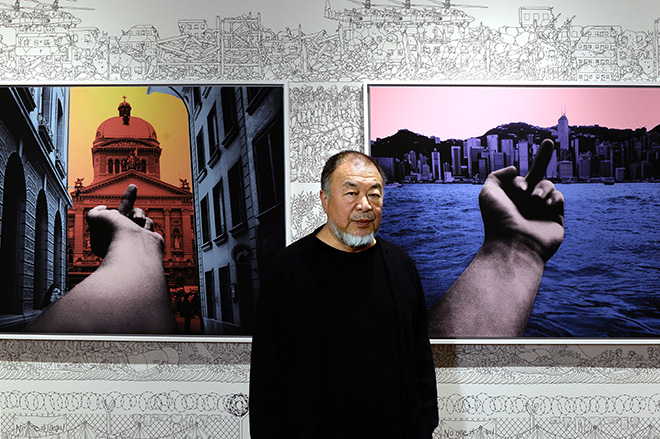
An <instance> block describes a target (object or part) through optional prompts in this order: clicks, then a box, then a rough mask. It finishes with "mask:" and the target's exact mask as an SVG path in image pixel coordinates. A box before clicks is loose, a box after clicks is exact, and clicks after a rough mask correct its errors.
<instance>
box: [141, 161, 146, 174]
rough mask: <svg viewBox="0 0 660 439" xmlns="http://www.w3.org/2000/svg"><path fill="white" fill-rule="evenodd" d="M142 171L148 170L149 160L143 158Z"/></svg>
mask: <svg viewBox="0 0 660 439" xmlns="http://www.w3.org/2000/svg"><path fill="white" fill-rule="evenodd" d="M142 172H144V173H145V174H146V172H147V161H146V160H145V159H142Z"/></svg>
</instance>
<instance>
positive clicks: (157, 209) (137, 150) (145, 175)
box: [67, 97, 197, 290]
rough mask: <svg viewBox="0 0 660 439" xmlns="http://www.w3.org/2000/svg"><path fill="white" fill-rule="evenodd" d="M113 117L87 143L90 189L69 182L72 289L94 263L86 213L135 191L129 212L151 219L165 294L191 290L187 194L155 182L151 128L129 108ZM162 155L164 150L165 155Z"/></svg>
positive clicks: (157, 150) (156, 154)
mask: <svg viewBox="0 0 660 439" xmlns="http://www.w3.org/2000/svg"><path fill="white" fill-rule="evenodd" d="M118 111H119V114H118V116H115V117H111V118H109V119H107V120H105V121H103V122H102V123H101V124H100V125H99V127H98V129H97V130H96V135H95V139H94V141H93V143H92V163H93V168H94V177H93V180H92V182H91V183H90V184H88V185H86V186H85V185H84V184H83V183H84V182H83V179H78V180H77V181H76V183H75V187H74V190H73V192H71V197H72V199H73V207H71V208H70V209H69V214H68V231H67V238H68V239H67V267H68V274H69V278H68V281H69V288H72V287H73V286H75V285H76V284H78V283H79V282H80V281H82V280H83V279H84V278H85V277H87V276H88V275H89V274H90V273H92V272H93V271H94V270H95V269H96V268H97V267H98V266H99V264H100V262H101V260H100V258H98V257H97V256H95V255H94V254H93V253H92V249H91V245H90V236H89V228H88V226H87V222H86V221H85V216H86V215H87V212H88V211H89V210H90V209H92V208H94V207H95V206H98V205H106V206H108V207H109V208H116V207H117V206H119V203H120V200H121V197H122V195H123V194H124V191H125V190H126V187H127V186H128V185H129V184H131V183H133V184H135V185H136V186H137V187H138V196H137V201H136V203H135V207H139V208H141V209H142V210H144V211H145V213H146V214H147V216H148V217H150V218H151V219H152V220H153V223H154V231H156V232H157V233H159V234H160V235H161V236H163V239H164V240H165V251H164V255H163V259H164V260H163V262H164V267H165V273H166V276H167V282H168V285H169V287H170V288H171V289H180V288H183V287H187V288H186V289H187V290H189V289H195V287H196V285H197V280H196V268H195V250H194V249H195V242H194V232H193V217H192V216H193V205H192V193H191V191H190V187H189V184H188V182H187V181H185V180H181V185H180V186H178V187H177V186H174V185H172V184H170V183H167V182H165V181H163V180H161V177H160V156H161V153H162V152H163V149H162V148H161V146H160V142H159V141H158V138H157V134H156V131H155V129H154V127H153V126H152V125H151V124H150V123H149V122H147V121H146V120H144V119H142V118H140V117H135V116H133V115H131V112H132V108H131V105H130V104H129V103H128V102H126V98H125V97H124V101H123V102H121V103H120V104H119V107H118ZM165 153H167V151H165Z"/></svg>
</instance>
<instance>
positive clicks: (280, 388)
mask: <svg viewBox="0 0 660 439" xmlns="http://www.w3.org/2000/svg"><path fill="white" fill-rule="evenodd" d="M315 235H316V232H315V233H312V234H311V235H308V236H306V237H305V238H302V239H301V240H299V241H297V242H296V243H294V244H292V245H290V246H288V247H287V248H285V249H284V250H283V251H282V252H281V253H280V254H279V255H278V257H277V258H276V259H275V260H274V262H273V263H272V264H271V266H270V267H269V270H268V274H267V276H266V280H265V282H264V284H263V285H261V288H260V292H259V297H258V298H257V305H256V315H255V324H254V331H253V338H252V365H251V370H250V434H251V437H252V438H253V439H262V438H267V439H274V438H287V439H288V438H301V439H302V438H304V439H313V438H315V437H317V428H318V426H317V414H318V384H317V383H318V378H319V377H318V376H317V375H318V367H317V364H318V356H319V353H318V326H317V324H316V323H317V321H316V319H315V318H314V315H315V312H314V310H315V309H316V307H317V302H316V301H317V297H316V294H315V288H316V287H315V283H316V281H315V278H314V270H313V267H312V266H311V261H312V260H313V255H312V252H313V244H314V240H315V239H317V238H316V237H315ZM378 241H379V243H380V249H381V251H382V253H383V260H384V261H385V269H386V271H387V274H388V280H389V285H390V287H391V288H390V289H391V291H392V292H393V296H394V297H393V299H394V304H395V307H396V309H397V310H398V322H397V324H398V327H399V330H398V345H399V348H400V349H399V351H400V355H401V362H400V363H401V367H402V372H403V377H402V380H403V395H404V398H405V399H406V401H404V404H403V406H404V407H405V408H406V409H407V411H406V412H405V413H404V425H406V426H407V428H406V432H407V435H406V436H405V438H404V439H408V438H410V439H430V438H431V436H432V432H433V430H434V429H435V427H436V426H437V424H438V406H437V390H436V382H435V369H434V366H433V358H432V354H431V348H430V343H429V340H428V335H427V324H426V306H425V301H424V294H423V291H422V285H421V281H420V279H419V275H418V273H417V269H416V268H415V265H414V263H413V261H412V259H411V258H410V257H409V256H408V254H406V253H405V251H403V249H401V248H400V247H398V246H397V245H395V244H393V243H391V242H388V241H386V240H385V239H382V238H378Z"/></svg>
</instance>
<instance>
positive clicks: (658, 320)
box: [381, 183, 660, 337]
mask: <svg viewBox="0 0 660 439" xmlns="http://www.w3.org/2000/svg"><path fill="white" fill-rule="evenodd" d="M557 188H558V189H559V190H560V191H562V193H563V194H564V197H565V199H566V212H565V213H566V216H565V223H566V224H565V226H566V236H565V238H564V242H563V243H562V245H561V247H560V249H559V251H558V252H557V253H556V254H555V255H554V256H553V257H552V259H551V260H550V261H549V262H548V264H547V265H546V269H545V272H544V275H543V279H542V281H541V285H540V287H539V292H538V295H537V297H536V301H535V302H534V308H533V310H532V314H531V316H530V318H529V322H528V324H527V328H526V331H525V336H530V337H658V336H660V184H653V183H617V184H615V185H613V186H605V185H603V184H570V185H562V184H559V185H557ZM480 189H481V186H479V185H468V184H458V185H442V184H411V185H405V186H404V187H401V188H392V189H388V190H387V192H386V197H385V208H384V213H383V224H382V226H381V236H383V237H385V238H388V239H390V240H391V241H394V242H396V243H397V244H399V245H400V246H402V247H403V248H405V249H406V251H407V252H408V253H409V254H410V255H411V256H412V258H413V259H414V260H415V263H416V264H417V268H418V270H419V272H420V275H421V277H422V283H423V285H424V290H425V294H426V300H427V306H431V305H432V304H434V303H435V302H436V301H437V300H438V299H439V298H440V297H441V296H442V294H444V292H445V291H447V290H448V289H449V287H450V286H451V285H452V283H453V282H454V281H455V280H456V279H457V278H458V276H460V274H461V273H462V272H463V270H464V269H465V268H466V267H467V266H468V264H469V263H470V262H471V261H472V258H473V257H474V255H475V254H476V252H477V250H478V249H479V247H480V245H481V242H482V240H483V225H482V222H481V216H480V214H479V206H478V202H477V196H478V194H479V190H480Z"/></svg>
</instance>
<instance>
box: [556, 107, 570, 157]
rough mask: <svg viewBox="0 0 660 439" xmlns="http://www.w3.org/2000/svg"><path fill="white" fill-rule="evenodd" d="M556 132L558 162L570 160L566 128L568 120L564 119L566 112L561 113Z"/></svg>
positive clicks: (567, 130)
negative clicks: (558, 152) (557, 135)
mask: <svg viewBox="0 0 660 439" xmlns="http://www.w3.org/2000/svg"><path fill="white" fill-rule="evenodd" d="M557 131H558V134H559V151H560V160H570V153H569V147H570V145H569V138H570V128H569V126H568V118H567V117H566V111H562V115H561V117H560V118H559V120H558V121H557Z"/></svg>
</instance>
